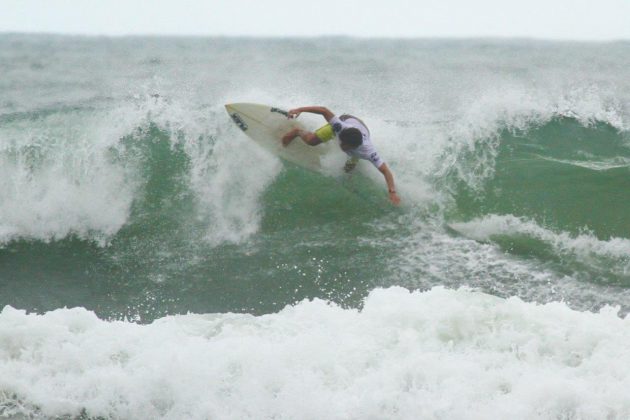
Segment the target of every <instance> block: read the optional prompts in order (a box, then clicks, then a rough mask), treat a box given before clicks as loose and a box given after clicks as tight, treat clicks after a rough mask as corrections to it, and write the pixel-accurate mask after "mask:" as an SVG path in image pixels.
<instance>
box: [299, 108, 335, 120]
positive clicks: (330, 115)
mask: <svg viewBox="0 0 630 420" xmlns="http://www.w3.org/2000/svg"><path fill="white" fill-rule="evenodd" d="M302 112H310V113H311V114H318V115H321V116H322V117H324V118H325V119H326V121H330V120H331V119H332V118H333V117H334V116H335V114H333V113H332V112H331V111H330V109H328V108H326V107H323V106H304V107H302V108H295V109H291V110H290V111H289V118H297V117H298V116H299V115H300V114H301V113H302Z"/></svg>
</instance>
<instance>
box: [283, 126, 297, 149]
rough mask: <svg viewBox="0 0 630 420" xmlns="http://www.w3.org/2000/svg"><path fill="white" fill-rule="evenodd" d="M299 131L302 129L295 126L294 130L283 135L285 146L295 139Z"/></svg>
mask: <svg viewBox="0 0 630 420" xmlns="http://www.w3.org/2000/svg"><path fill="white" fill-rule="evenodd" d="M299 131H300V129H299V128H294V129H293V130H291V131H289V132H288V133H287V134H285V135H284V136H283V137H282V145H283V146H288V145H289V143H291V142H292V141H293V139H294V138H296V137H297V135H298V132H299Z"/></svg>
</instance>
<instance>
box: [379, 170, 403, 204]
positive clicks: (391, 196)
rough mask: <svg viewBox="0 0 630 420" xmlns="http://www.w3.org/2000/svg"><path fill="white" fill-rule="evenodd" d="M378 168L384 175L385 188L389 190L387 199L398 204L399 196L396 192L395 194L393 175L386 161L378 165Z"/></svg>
mask: <svg viewBox="0 0 630 420" xmlns="http://www.w3.org/2000/svg"><path fill="white" fill-rule="evenodd" d="M378 170H379V171H380V172H381V173H382V174H383V176H384V177H385V182H387V190H388V191H389V201H391V202H392V204H394V205H398V204H400V198H399V197H398V194H396V185H395V184H394V175H393V174H392V171H390V170H389V168H388V167H387V164H386V163H383V164H382V165H381V166H379V167H378Z"/></svg>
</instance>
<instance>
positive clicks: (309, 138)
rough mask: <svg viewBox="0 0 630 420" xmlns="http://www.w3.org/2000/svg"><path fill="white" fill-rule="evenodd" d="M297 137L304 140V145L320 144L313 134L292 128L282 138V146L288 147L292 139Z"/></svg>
mask: <svg viewBox="0 0 630 420" xmlns="http://www.w3.org/2000/svg"><path fill="white" fill-rule="evenodd" d="M297 136H300V138H301V139H302V140H304V143H306V144H308V145H309V146H317V145H318V144H320V143H321V142H322V141H321V140H320V139H319V138H318V137H317V136H316V135H315V134H314V133H311V132H310V131H306V130H300V129H299V128H294V129H293V130H291V131H289V132H288V133H287V134H285V135H284V136H283V137H282V144H283V145H284V146H288V145H289V143H291V142H292V141H293V139H294V138H296V137H297Z"/></svg>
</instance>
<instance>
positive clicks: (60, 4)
mask: <svg viewBox="0 0 630 420" xmlns="http://www.w3.org/2000/svg"><path fill="white" fill-rule="evenodd" d="M0 32H55V33H71V34H92V35H96V34H98V35H100V34H106V35H126V34H167V35H247V36H313V35H352V36H362V37H471V36H472V37H494V36H499V37H533V38H549V39H577V40H610V39H630V0H598V1H595V0H469V1H467V0H435V1H430V0H416V1H412V0H386V1H373V0H362V1H360V0H346V1H344V0H317V1H305V0H302V1H288V0H207V1H203V0H177V1H175V0H145V1H140V0H0Z"/></svg>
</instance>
